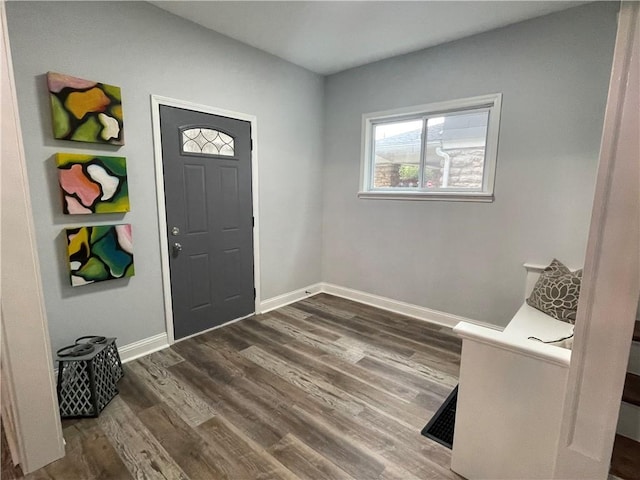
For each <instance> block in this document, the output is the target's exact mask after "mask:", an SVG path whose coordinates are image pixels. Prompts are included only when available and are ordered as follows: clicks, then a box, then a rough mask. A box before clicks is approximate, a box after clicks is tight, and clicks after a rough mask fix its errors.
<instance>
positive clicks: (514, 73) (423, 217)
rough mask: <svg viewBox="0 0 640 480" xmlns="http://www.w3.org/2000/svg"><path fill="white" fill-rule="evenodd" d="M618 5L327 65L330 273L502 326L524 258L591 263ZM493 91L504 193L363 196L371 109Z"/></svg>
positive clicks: (514, 304)
mask: <svg viewBox="0 0 640 480" xmlns="http://www.w3.org/2000/svg"><path fill="white" fill-rule="evenodd" d="M616 11H617V3H604V4H603V3H600V4H590V5H587V6H583V7H578V8H574V9H570V10H566V11H563V12H560V13H557V14H553V15H550V16H546V17H541V18H538V19H534V20H531V21H527V22H523V23H520V24H516V25H513V26H510V27H506V28H502V29H499V30H495V31H492V32H488V33H485V34H481V35H477V36H474V37H470V38H466V39H463V40H460V41H456V42H452V43H449V44H445V45H442V46H438V47H434V48H431V49H427V50H424V51H421V52H417V53H413V54H409V55H405V56H401V57H395V58H392V59H389V60H384V61H380V62H377V63H374V64H370V65H367V66H364V67H360V68H356V69H353V70H349V71H346V72H343V73H338V74H336V75H332V76H330V77H328V78H327V80H326V82H325V89H326V90H325V138H326V148H325V164H324V165H325V166H324V230H323V238H324V248H323V262H322V265H323V279H324V281H326V282H330V283H335V284H337V285H341V286H345V287H349V288H354V289H357V290H363V291H365V292H369V293H373V294H378V295H382V296H385V297H390V298H393V299H396V300H402V301H405V302H409V303H413V304H417V305H421V306H424V307H428V308H432V309H436V310H440V311H444V312H448V313H453V314H458V315H462V316H466V317H469V318H471V319H475V320H480V321H484V322H490V323H493V324H497V325H505V324H506V323H507V321H508V320H509V319H510V317H511V316H512V315H513V313H514V312H515V311H516V309H517V308H518V306H519V305H520V303H521V302H522V298H523V295H524V277H525V272H524V269H523V268H522V264H523V263H524V262H535V263H541V264H546V263H548V262H549V261H550V260H551V259H552V258H553V257H557V258H559V259H560V260H561V261H563V262H565V263H566V264H568V265H569V266H581V265H582V264H583V259H584V253H585V246H586V239H587V231H588V226H589V220H590V212H591V206H592V202H593V193H594V185H595V174H596V168H597V161H598V150H599V144H600V137H601V130H602V122H603V117H604V107H605V104H606V96H607V88H608V82H609V73H610V68H611V60H612V53H613V43H614V39H615V31H616ZM495 92H502V93H503V99H502V117H501V128H500V143H499V150H498V164H497V175H496V185H495V198H496V199H495V202H493V203H490V204H483V203H456V202H435V201H390V200H359V199H358V198H357V197H356V193H357V191H358V188H359V168H360V147H361V143H360V142H361V136H360V134H361V116H362V114H363V113H368V112H374V111H379V110H386V109H392V108H397V107H405V106H410V105H419V104H424V103H430V102H436V101H443V100H451V99H456V98H464V97H470V96H475V95H481V94H487V93H495Z"/></svg>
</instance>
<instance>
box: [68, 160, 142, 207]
mask: <svg viewBox="0 0 640 480" xmlns="http://www.w3.org/2000/svg"><path fill="white" fill-rule="evenodd" d="M56 165H57V167H58V181H59V182H60V188H61V189H62V195H63V198H64V205H63V211H64V213H67V214H70V215H82V214H91V213H119V212H128V211H129V209H130V206H129V187H128V184H127V161H126V159H125V158H124V157H106V156H98V155H83V154H76V153H58V154H57V155H56Z"/></svg>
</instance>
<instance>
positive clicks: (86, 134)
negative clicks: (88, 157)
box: [47, 72, 124, 145]
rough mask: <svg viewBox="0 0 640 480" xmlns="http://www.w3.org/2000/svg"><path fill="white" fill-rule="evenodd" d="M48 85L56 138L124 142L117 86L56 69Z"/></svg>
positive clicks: (95, 141)
mask: <svg viewBox="0 0 640 480" xmlns="http://www.w3.org/2000/svg"><path fill="white" fill-rule="evenodd" d="M47 86H48V87H49V97H50V99H51V113H52V120H53V136H54V137H55V138H59V139H62V140H74V141H76V142H91V143H110V144H113V145H124V131H123V128H124V124H123V122H122V97H121V94H120V87H115V86H113V85H107V84H105V83H98V82H94V81H91V80H83V79H81V78H76V77H71V76H69V75H62V74H61V73H55V72H49V73H47Z"/></svg>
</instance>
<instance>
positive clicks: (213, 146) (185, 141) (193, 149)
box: [182, 128, 235, 157]
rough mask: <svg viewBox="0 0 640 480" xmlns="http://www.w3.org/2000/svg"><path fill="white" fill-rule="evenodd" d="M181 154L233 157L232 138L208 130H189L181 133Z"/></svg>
mask: <svg viewBox="0 0 640 480" xmlns="http://www.w3.org/2000/svg"><path fill="white" fill-rule="evenodd" d="M182 152H183V153H199V154H202V155H223V156H225V157H233V155H234V154H235V149H234V146H233V137H230V136H229V135H227V134H226V133H223V132H219V131H218V130H211V129H210V128H190V129H188V130H183V131H182Z"/></svg>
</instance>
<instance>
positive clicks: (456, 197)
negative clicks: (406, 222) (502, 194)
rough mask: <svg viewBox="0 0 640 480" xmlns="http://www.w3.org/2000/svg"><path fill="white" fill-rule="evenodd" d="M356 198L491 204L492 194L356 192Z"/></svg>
mask: <svg viewBox="0 0 640 480" xmlns="http://www.w3.org/2000/svg"><path fill="white" fill-rule="evenodd" d="M358 198H362V199H365V200H383V199H384V200H420V201H422V200H429V201H440V202H443V201H444V202H482V203H491V202H493V200H494V198H493V194H492V193H482V192H474V193H462V192H437V193H436V192H433V193H431V192H429V193H427V192H358Z"/></svg>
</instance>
